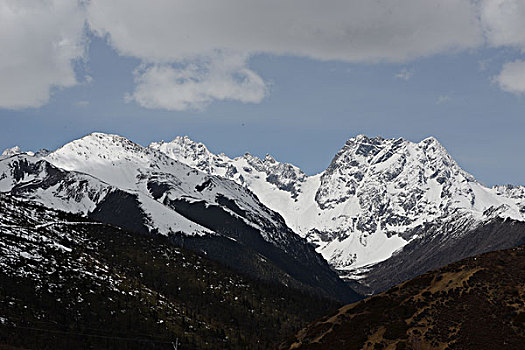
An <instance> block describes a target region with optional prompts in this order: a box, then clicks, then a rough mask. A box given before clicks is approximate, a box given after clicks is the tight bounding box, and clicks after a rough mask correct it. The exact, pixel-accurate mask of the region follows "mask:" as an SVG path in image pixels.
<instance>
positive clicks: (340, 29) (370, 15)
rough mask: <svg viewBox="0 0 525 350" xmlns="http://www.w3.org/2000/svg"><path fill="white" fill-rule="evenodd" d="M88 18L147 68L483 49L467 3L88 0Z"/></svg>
mask: <svg viewBox="0 0 525 350" xmlns="http://www.w3.org/2000/svg"><path fill="white" fill-rule="evenodd" d="M88 12H89V22H90V25H91V28H93V30H95V31H96V32H97V33H98V34H99V35H107V36H108V38H109V40H110V42H111V43H112V45H113V46H114V47H115V48H116V49H117V50H118V51H119V52H120V53H121V54H123V55H129V56H133V57H139V58H142V59H144V60H148V61H171V60H180V59H185V58H188V57H193V56H195V55H201V54H207V53H209V52H210V50H215V49H224V48H228V49H231V50H234V51H236V52H245V53H259V52H266V53H272V54H278V55H279V54H291V55H299V56H306V57H311V58H314V59H322V60H342V61H349V62H363V61H367V62H368V61H393V62H401V61H406V60H409V59H413V58H417V57H420V56H427V55H432V54H435V53H439V52H444V51H448V50H453V49H465V48H473V47H476V46H479V45H480V44H482V42H483V35H482V31H481V27H480V26H479V23H478V11H477V8H476V2H475V1H469V0H440V1H438V0H434V1H431V2H430V1H421V0H391V1H382V0H368V1H362V0H324V1H319V0H285V1H283V0H266V1H260V0H222V1H213V2H210V1H206V0H191V1H185V0H150V1H142V0H113V1H109V0H91V1H90V2H89V5H88Z"/></svg>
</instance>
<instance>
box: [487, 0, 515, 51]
mask: <svg viewBox="0 0 525 350" xmlns="http://www.w3.org/2000/svg"><path fill="white" fill-rule="evenodd" d="M481 20H482V23H483V26H484V29H485V35H486V37H487V41H488V43H489V44H491V45H492V46H496V47H497V46H513V47H517V48H519V49H521V50H523V49H525V1H523V0H484V1H482V5H481Z"/></svg>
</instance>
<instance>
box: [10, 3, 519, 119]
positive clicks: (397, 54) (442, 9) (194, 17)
mask: <svg viewBox="0 0 525 350" xmlns="http://www.w3.org/2000/svg"><path fill="white" fill-rule="evenodd" d="M35 3H36V2H33V1H28V0H22V1H15V0H0V33H3V34H0V44H2V45H3V47H6V48H7V50H4V54H3V55H2V54H0V70H1V72H2V76H5V77H6V79H4V80H3V81H2V82H0V92H4V93H3V94H2V96H1V97H0V107H4V108H6V107H7V108H23V107H28V106H33V107H35V106H39V105H42V104H44V103H46V101H47V100H48V99H49V96H50V92H51V91H52V89H53V88H55V87H68V86H72V85H74V84H75V83H76V77H75V74H74V69H73V67H74V62H75V60H78V59H79V58H82V57H83V56H84V52H85V32H84V28H88V29H87V30H89V31H91V32H92V33H94V34H95V35H98V36H100V37H104V38H106V39H107V41H108V43H109V44H110V45H111V46H112V47H113V48H114V49H115V50H116V51H117V52H118V53H119V54H120V55H123V56H129V57H134V58H138V59H140V60H141V61H142V64H141V66H140V67H138V68H137V70H136V71H135V82H136V87H135V89H134V91H132V92H130V93H129V94H128V95H127V98H128V100H132V101H135V102H137V103H138V104H140V105H142V106H144V107H146V108H162V109H168V110H185V109H195V110H201V109H203V108H205V107H206V106H207V105H208V104H209V103H211V102H213V101H214V100H236V101H240V102H250V103H258V102H260V101H261V100H262V99H263V98H264V96H266V94H267V92H268V83H267V82H265V81H264V79H263V78H262V77H261V76H260V75H258V74H257V73H256V72H255V71H253V70H252V69H251V68H250V67H249V61H250V57H252V56H254V55H257V54H261V53H265V54H271V55H293V56H300V57H308V58H311V59H316V60H337V61H344V62H366V63H381V62H399V63H405V62H409V61H411V60H414V59H417V58H420V57H425V56H431V55H435V54H439V53H446V52H458V51H463V50H469V49H475V48H479V47H483V46H492V47H500V46H508V47H513V48H517V49H520V50H525V21H523V18H525V1H523V0H433V1H421V0H389V1H385V0H367V1H363V0H323V1H321V0H266V1H260V0H222V1H208V0H191V1H189V0H150V1H142V0H77V1H73V0H69V1H68V0H47V1H42V2H38V3H37V4H35ZM86 23H87V25H85V24H86ZM509 64H510V63H509ZM510 67H511V68H513V70H512V72H514V71H515V70H516V69H522V67H521V66H518V65H513V66H512V65H511V66H510ZM506 70H507V71H506ZM508 71H509V65H505V66H504V68H503V70H502V71H501V74H500V78H501V79H500V80H501V81H508V79H507V80H506V79H503V78H504V77H508ZM520 76H521V75H520ZM520 79H521V78H520ZM498 81H499V80H498ZM506 84H508V83H506ZM511 85H512V86H514V88H513V89H510V88H504V86H507V85H504V84H502V83H500V86H501V87H502V88H504V89H505V90H506V91H511V92H514V93H515V92H516V91H517V90H516V88H517V89H518V90H519V89H520V86H521V85H520V84H517V83H516V82H511V83H510V85H508V86H511ZM520 91H521V90H520Z"/></svg>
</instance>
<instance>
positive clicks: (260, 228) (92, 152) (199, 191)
mask: <svg viewBox="0 0 525 350" xmlns="http://www.w3.org/2000/svg"><path fill="white" fill-rule="evenodd" d="M0 192H4V193H9V194H11V195H13V196H15V197H17V198H23V199H26V200H31V201H34V202H38V203H40V204H42V205H44V206H46V207H50V208H55V209H60V210H63V211H67V212H71V213H76V214H81V215H84V216H88V217H91V218H93V219H96V220H99V221H102V222H106V223H110V224H113V225H116V226H120V227H123V228H126V229H128V230H132V231H136V232H144V233H146V232H151V233H160V234H163V235H168V236H170V237H172V239H173V241H174V242H175V243H177V244H180V245H184V246H185V247H191V248H193V249H194V250H199V251H202V252H204V253H205V254H209V256H211V257H213V258H215V259H216V260H219V261H222V262H224V263H226V264H229V265H236V266H235V267H237V268H239V269H241V270H243V271H244V272H248V273H253V274H256V275H257V277H258V278H263V279H264V278H266V277H268V276H285V275H287V276H291V277H292V278H293V279H295V280H296V283H298V284H303V285H304V286H306V287H307V288H313V289H316V290H324V292H326V293H327V294H329V295H330V296H332V297H337V298H341V299H348V298H350V299H352V298H355V294H352V291H351V290H349V289H348V288H347V287H346V286H344V284H343V283H342V282H341V281H340V280H339V279H338V278H337V276H336V275H335V273H333V271H331V270H330V268H329V266H328V264H327V263H326V262H325V261H324V260H323V258H322V257H321V256H320V255H319V254H317V253H316V252H315V251H314V249H313V248H312V247H311V246H310V245H309V244H307V242H306V241H305V240H304V239H303V238H301V237H299V236H298V235H297V234H295V233H294V232H293V231H292V230H291V229H290V228H289V227H288V226H287V225H286V224H285V221H284V219H283V218H282V217H281V216H280V215H279V214H278V213H276V212H274V211H272V210H270V209H268V208H267V207H266V206H264V205H263V204H262V203H261V202H260V201H259V199H258V198H257V197H256V196H255V195H254V194H253V193H252V192H251V191H250V190H249V189H248V188H246V187H245V186H241V185H239V184H238V183H236V182H234V181H231V180H230V179H227V178H225V177H219V176H214V175H210V174H207V173H205V172H202V171H200V170H198V169H195V168H193V167H190V166H188V165H186V164H183V163H181V162H179V161H177V160H174V159H173V158H170V157H168V156H167V155H165V154H164V153H162V152H160V151H158V150H155V149H154V148H148V147H142V146H140V145H138V144H135V143H133V142H131V141H129V140H127V139H126V138H124V137H120V136H117V135H107V134H102V133H93V134H90V135H87V136H85V137H83V138H81V139H78V140H75V141H72V142H70V143H68V144H66V145H64V146H63V147H61V148H59V149H57V150H55V151H53V152H38V153H37V154H32V153H31V154H29V153H19V152H14V154H11V153H10V154H7V155H6V156H4V157H3V158H2V159H0ZM241 257H242V259H241ZM259 260H260V261H263V262H264V261H268V262H269V263H268V264H267V265H268V266H269V267H268V266H265V267H261V264H262V265H264V264H263V263H261V262H259ZM242 265H246V266H242ZM261 269H262V271H259V270H261ZM255 270H257V271H255ZM270 270H271V272H269V271H270ZM277 270H280V271H277ZM259 275H262V276H259ZM269 278H270V279H271V278H272V277H269ZM278 279H279V280H280V281H281V282H282V283H288V282H287V279H288V277H286V278H285V277H278Z"/></svg>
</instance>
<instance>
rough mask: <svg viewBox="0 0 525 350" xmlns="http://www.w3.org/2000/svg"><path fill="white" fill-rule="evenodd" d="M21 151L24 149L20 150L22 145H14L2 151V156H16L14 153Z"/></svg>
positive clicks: (0, 156)
mask: <svg viewBox="0 0 525 350" xmlns="http://www.w3.org/2000/svg"><path fill="white" fill-rule="evenodd" d="M20 153H22V150H20V147H19V146H14V147H11V148H7V149H5V150H4V151H3V152H2V154H1V155H0V158H6V157H11V156H14V155H16V154H20Z"/></svg>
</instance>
